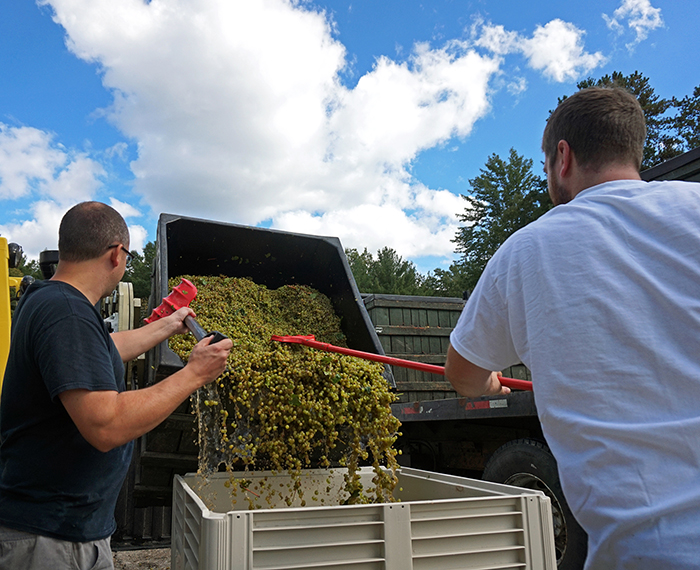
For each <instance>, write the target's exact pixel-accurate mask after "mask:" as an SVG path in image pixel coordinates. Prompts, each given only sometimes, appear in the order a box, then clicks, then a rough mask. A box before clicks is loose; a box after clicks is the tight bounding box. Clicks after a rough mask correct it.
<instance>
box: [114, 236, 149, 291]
mask: <svg viewBox="0 0 700 570" xmlns="http://www.w3.org/2000/svg"><path fill="white" fill-rule="evenodd" d="M131 255H133V256H134V259H133V261H132V262H131V267H130V268H128V269H127V270H126V272H125V273H124V277H122V281H124V282H127V283H133V284H134V297H139V298H141V299H145V298H147V297H148V296H149V295H150V294H151V275H152V274H153V260H154V258H155V256H156V244H155V243H153V242H152V241H149V242H148V243H147V244H146V245H145V246H144V248H143V252H142V253H139V252H138V251H136V250H133V251H132V252H131Z"/></svg>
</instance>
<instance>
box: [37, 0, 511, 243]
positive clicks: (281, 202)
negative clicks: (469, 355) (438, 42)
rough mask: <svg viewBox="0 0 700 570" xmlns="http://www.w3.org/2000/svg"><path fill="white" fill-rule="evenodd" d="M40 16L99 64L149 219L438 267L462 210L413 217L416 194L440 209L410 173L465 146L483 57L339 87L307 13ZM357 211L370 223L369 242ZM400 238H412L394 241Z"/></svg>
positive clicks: (272, 6)
mask: <svg viewBox="0 0 700 570" xmlns="http://www.w3.org/2000/svg"><path fill="white" fill-rule="evenodd" d="M44 3H45V4H49V5H50V6H51V7H52V8H53V9H54V11H55V14H54V19H55V21H56V22H57V23H59V24H60V25H62V26H63V27H64V28H65V29H66V32H67V45H68V47H69V49H71V50H72V51H73V52H74V53H75V54H76V55H77V56H78V57H81V58H83V59H85V60H88V61H91V62H96V63H98V64H99V66H100V69H101V70H102V79H103V83H104V85H105V87H106V88H108V89H109V90H110V91H111V92H112V93H113V94H114V98H115V99H114V104H113V105H112V107H111V109H109V110H108V111H107V114H108V116H109V119H110V120H111V121H112V122H113V123H114V124H115V125H116V126H117V127H118V128H119V129H120V130H121V131H122V132H123V133H124V134H125V135H126V136H128V137H129V138H130V139H133V140H135V141H137V146H138V157H137V158H136V160H135V161H133V162H132V164H131V169H132V171H133V173H134V175H135V181H134V189H135V191H136V192H137V193H138V194H140V195H141V196H142V197H143V200H144V203H145V204H147V205H148V206H150V208H151V209H152V211H153V212H155V213H158V212H173V213H184V214H189V215H194V216H200V217H207V218H213V219H222V220H226V221H231V222H237V223H246V224H258V223H261V222H266V223H268V224H271V225H272V227H276V228H284V229H294V230H299V229H301V230H303V231H306V232H307V233H308V232H309V231H310V228H318V231H319V232H323V233H326V234H328V235H337V236H339V237H340V238H341V240H342V241H343V244H344V245H345V246H346V247H353V246H358V247H359V246H365V245H366V246H367V247H369V248H374V247H377V248H379V247H383V246H384V245H387V244H388V243H389V241H393V242H394V245H395V246H396V249H397V251H398V252H399V254H400V255H402V256H413V255H415V254H417V253H420V252H427V253H433V254H436V255H446V256H449V255H451V253H452V250H453V245H452V244H451V243H450V239H451V238H452V237H453V236H454V233H455V231H456V228H457V225H456V219H455V214H456V213H457V211H461V209H463V205H462V204H459V208H458V210H453V211H450V212H449V213H444V214H443V213H441V214H440V215H437V214H436V213H435V211H433V210H431V209H430V208H428V207H427V206H425V207H424V206H423V205H420V204H416V203H415V200H416V197H417V196H419V195H423V194H426V195H428V196H432V195H434V197H433V198H431V199H427V200H425V202H426V204H429V203H434V202H440V201H441V200H442V201H444V199H443V198H441V196H442V193H441V192H442V191H437V190H431V189H428V188H425V187H423V186H422V185H420V184H419V183H418V182H417V181H416V180H414V179H413V178H412V177H411V175H410V165H411V161H412V160H414V159H415V157H416V156H417V155H418V154H419V153H420V152H421V151H422V150H425V149H427V148H431V147H433V146H435V145H437V144H441V143H443V142H445V141H447V140H449V139H450V138H451V137H454V136H458V137H465V136H468V135H469V133H470V132H471V129H472V127H473V125H474V123H475V122H476V121H477V120H478V119H479V118H481V117H483V116H484V115H485V114H486V113H487V112H488V110H489V92H490V85H489V82H490V80H491V78H492V77H493V76H494V75H495V74H497V73H498V70H499V65H500V59H499V58H497V57H492V56H484V55H480V54H478V53H476V52H475V51H474V50H473V49H471V48H469V47H468V46H466V45H465V44H461V43H459V42H450V43H448V44H447V45H445V46H442V47H438V48H431V47H430V46H428V45H427V44H419V45H417V46H415V47H414V49H413V51H412V52H411V54H410V56H409V57H408V58H407V59H406V60H405V61H402V62H396V61H393V60H391V59H389V58H387V57H379V58H378V59H377V61H376V64H375V66H374V68H373V69H372V70H371V71H369V72H368V73H366V74H365V75H364V76H362V77H360V78H359V81H358V82H357V84H356V86H355V87H354V88H348V87H346V86H344V85H343V84H342V82H341V80H340V74H341V72H342V71H344V70H346V69H347V66H348V65H349V64H348V62H347V61H346V50H345V47H344V46H343V45H342V44H341V43H340V42H339V41H337V40H336V39H335V38H334V36H333V23H332V22H331V21H330V19H329V17H328V16H327V14H325V13H323V12H321V11H318V10H316V9H313V8H311V7H310V4H307V3H296V2H286V1H283V0H265V1H250V2H230V1H229V0H197V1H193V0H168V1H165V0H152V1H151V2H150V3H144V2H143V1H142V0H120V2H113V1H111V0H45V1H44ZM389 210H391V214H390V215H389V214H388V213H387V212H389ZM370 211H372V212H377V219H378V220H380V219H381V220H383V221H384V223H377V224H374V225H373V226H372V228H371V229H370V228H369V227H368V226H369V223H368V220H369V219H375V218H374V217H373V216H372V215H370V214H369V212H370ZM380 211H381V212H384V213H383V214H382V215H379V212H380ZM368 216H369V217H368ZM438 219H439V220H440V223H436V220H438ZM300 226H301V227H300ZM408 229H410V230H411V232H412V234H413V235H420V236H421V237H420V239H413V238H405V239H399V238H396V237H394V236H397V235H399V236H400V235H401V234H403V232H404V231H407V230H408ZM445 234H448V238H447V239H445ZM404 237H405V234H404ZM430 248H432V250H430Z"/></svg>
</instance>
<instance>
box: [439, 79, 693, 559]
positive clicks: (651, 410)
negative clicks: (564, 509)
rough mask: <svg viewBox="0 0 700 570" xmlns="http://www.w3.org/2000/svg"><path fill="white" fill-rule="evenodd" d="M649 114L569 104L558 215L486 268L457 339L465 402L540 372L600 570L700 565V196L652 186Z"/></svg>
mask: <svg viewBox="0 0 700 570" xmlns="http://www.w3.org/2000/svg"><path fill="white" fill-rule="evenodd" d="M645 134H646V129H645V125H644V115H643V113H642V110H641V108H640V106H639V104H638V103H637V101H636V99H635V98H634V97H633V96H632V95H630V94H628V93H627V92H625V91H623V90H620V89H603V88H590V89H585V90H582V91H579V92H578V93H576V94H574V95H572V96H571V97H569V98H567V99H565V100H564V101H563V102H562V103H561V104H560V105H559V106H558V107H557V109H556V110H555V111H554V113H552V115H551V117H550V119H549V121H548V123H547V126H546V128H545V132H544V136H543V140H542V149H543V151H544V153H545V172H546V173H547V180H548V186H549V193H550V196H551V198H552V201H553V202H554V204H555V206H556V207H555V208H553V209H552V210H551V211H550V212H548V213H547V214H545V215H544V216H542V217H541V218H539V219H538V220H537V221H535V222H533V223H531V224H529V225H528V226H526V227H525V228H523V229H521V230H520V231H518V232H516V233H515V234H514V235H512V236H511V237H510V238H509V239H508V240H507V241H506V242H505V243H504V244H503V245H502V246H501V248H500V249H499V250H498V251H497V252H496V254H495V255H494V256H493V258H492V259H491V261H490V262H489V263H488V265H487V267H486V269H485V271H484V274H483V275H482V277H481V279H480V280H479V283H478V284H477V287H476V289H475V290H474V292H473V294H472V296H471V297H470V299H469V301H468V303H467V305H466V307H465V309H464V311H463V314H462V315H461V317H460V320H459V322H458V324H457V326H456V327H455V330H454V331H453V333H452V335H451V337H450V341H451V346H450V349H449V351H448V358H447V363H446V375H447V378H448V379H449V380H450V382H451V383H452V384H453V386H454V387H455V389H456V390H457V391H458V392H460V393H461V394H463V395H465V396H471V397H475V396H480V395H488V394H498V393H507V392H508V391H509V390H508V388H506V387H502V386H501V384H500V382H499V380H498V374H497V373H494V372H491V371H492V370H500V369H502V368H504V367H506V366H509V365H512V364H515V363H517V362H523V363H524V364H525V365H526V366H528V367H529V368H530V370H531V372H532V377H533V382H534V392H535V400H536V404H537V410H538V413H539V416H540V421H541V424H542V429H543V431H544V435H545V438H546V439H547V443H548V444H549V446H550V448H551V450H552V452H553V454H554V456H555V458H556V459H557V463H558V466H559V472H560V478H561V482H562V488H563V490H564V494H565V495H566V498H567V501H568V502H569V505H570V506H571V509H572V512H573V513H574V515H575V516H576V518H577V520H578V521H579V522H580V524H581V526H582V527H583V528H584V529H585V530H586V532H587V533H588V537H589V545H588V559H587V561H586V568H587V569H588V570H592V569H596V570H609V569H618V568H630V569H632V568H633V569H635V570H641V569H644V570H647V569H648V570H657V569H661V568H673V569H674V570H678V569H690V568H698V566H699V565H700V541H698V535H699V534H700V184H695V183H688V182H651V183H646V182H643V181H641V179H640V176H639V168H640V163H641V158H642V150H643V147H644V139H645Z"/></svg>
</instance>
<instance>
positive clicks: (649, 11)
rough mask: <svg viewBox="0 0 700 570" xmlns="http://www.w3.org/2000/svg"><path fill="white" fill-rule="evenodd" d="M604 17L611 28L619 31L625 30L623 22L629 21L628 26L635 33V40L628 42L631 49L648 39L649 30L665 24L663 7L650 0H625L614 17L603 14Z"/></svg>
mask: <svg viewBox="0 0 700 570" xmlns="http://www.w3.org/2000/svg"><path fill="white" fill-rule="evenodd" d="M603 19H604V20H605V21H606V23H607V24H608V27H609V28H610V29H611V30H613V31H615V32H618V33H622V31H623V30H624V25H623V24H622V23H621V22H624V21H626V22H627V27H628V28H629V29H630V30H632V31H633V32H634V35H635V38H634V40H633V41H632V42H630V43H628V44H627V47H628V48H629V49H632V48H633V47H634V46H635V45H637V44H638V43H639V42H641V41H643V40H645V39H647V37H648V36H649V32H651V31H652V30H655V29H656V28H660V27H662V26H663V25H664V20H663V17H662V16H661V8H654V7H653V6H652V5H651V2H650V1H649V0H623V1H622V4H620V7H619V8H617V10H615V11H614V12H613V15H612V17H611V16H608V15H607V14H603Z"/></svg>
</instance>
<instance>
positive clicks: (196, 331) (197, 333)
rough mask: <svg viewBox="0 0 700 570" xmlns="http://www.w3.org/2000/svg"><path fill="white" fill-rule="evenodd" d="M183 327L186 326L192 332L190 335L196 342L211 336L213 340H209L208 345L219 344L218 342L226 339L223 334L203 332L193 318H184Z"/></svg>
mask: <svg viewBox="0 0 700 570" xmlns="http://www.w3.org/2000/svg"><path fill="white" fill-rule="evenodd" d="M185 325H186V326H187V328H188V329H190V331H192V334H193V335H194V338H196V339H197V342H199V341H200V340H202V339H203V338H206V337H208V336H213V337H214V338H213V339H212V340H211V342H210V343H209V344H214V343H216V342H219V341H220V340H224V339H225V338H228V337H227V336H226V335H225V334H222V333H220V332H218V331H212V332H207V331H205V330H204V329H203V328H202V327H201V326H200V325H199V323H198V322H197V321H195V320H194V318H193V317H191V316H189V315H188V316H186V317H185Z"/></svg>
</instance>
